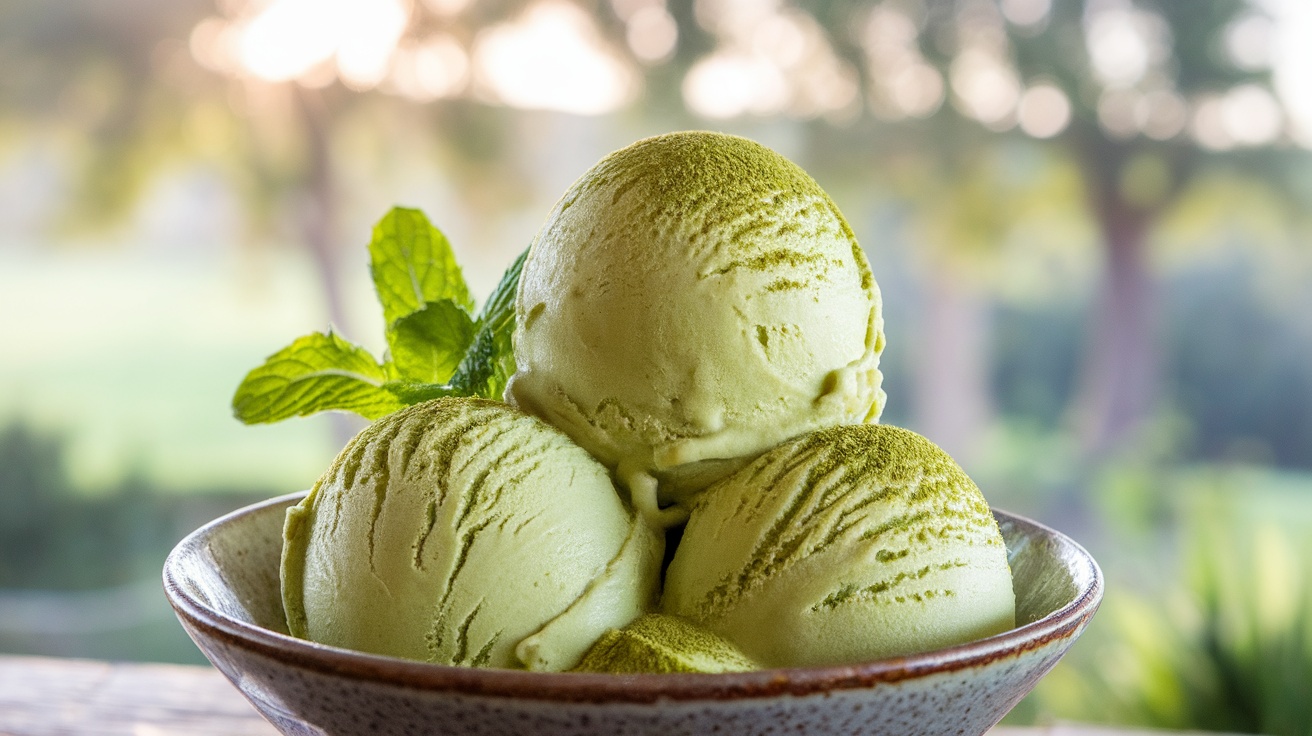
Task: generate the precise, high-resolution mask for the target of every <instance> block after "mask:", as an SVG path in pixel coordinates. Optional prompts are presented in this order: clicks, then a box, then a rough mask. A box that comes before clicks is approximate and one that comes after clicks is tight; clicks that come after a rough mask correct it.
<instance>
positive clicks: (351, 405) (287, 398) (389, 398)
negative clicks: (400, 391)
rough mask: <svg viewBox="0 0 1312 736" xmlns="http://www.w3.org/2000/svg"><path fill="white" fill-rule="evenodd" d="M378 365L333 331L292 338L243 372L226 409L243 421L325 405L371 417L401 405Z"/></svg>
mask: <svg viewBox="0 0 1312 736" xmlns="http://www.w3.org/2000/svg"><path fill="white" fill-rule="evenodd" d="M386 381H387V371H386V369H385V368H384V366H382V365H380V364H379V363H378V362H377V361H375V360H374V358H373V356H371V355H370V354H369V351H367V350H365V349H364V348H362V347H359V346H357V345H352V344H351V343H349V342H347V341H346V340H343V339H342V338H340V337H338V336H337V335H336V334H334V333H333V332H328V333H327V334H324V333H321V332H315V333H312V334H309V335H305V336H303V337H298V338H296V340H295V341H293V342H292V344H291V345H288V346H287V347H285V348H283V349H282V350H279V351H278V352H276V353H274V354H273V355H271V356H269V358H268V359H267V360H265V361H264V364H263V365H261V366H259V367H258V368H255V369H254V370H252V371H251V372H250V373H247V374H246V378H245V379H243V380H242V382H241V387H240V388H238V389H237V394H236V396H234V397H233V400H232V410H233V413H234V414H235V415H236V417H237V418H238V419H240V420H241V421H243V422H245V423H247V424H258V423H267V422H278V421H282V420H283V419H288V418H291V417H296V416H306V415H308V414H314V413H316V412H319V411H322V410H324V409H326V408H328V409H340V410H342V411H353V412H355V413H357V414H359V415H361V416H363V417H365V418H368V419H377V418H378V417H380V416H383V415H384V414H388V413H391V412H393V411H396V410H397V409H399V408H401V406H402V405H401V403H400V402H398V401H397V399H396V396H394V395H393V394H392V393H391V392H390V391H387V390H386V389H384V388H383V384H384V383H385V382H386Z"/></svg>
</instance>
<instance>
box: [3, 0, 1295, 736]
mask: <svg viewBox="0 0 1312 736" xmlns="http://www.w3.org/2000/svg"><path fill="white" fill-rule="evenodd" d="M1308 39H1312V4H1309V3H1306V2H1303V0H1190V1H1189V2H1182V1H1180V0H1157V1H1156V2H1151V1H1150V0H920V1H916V0H881V1H875V0H824V1H822V2H806V3H803V2H788V1H785V0H217V2H216V0H167V1H165V0H119V1H118V2H114V3H106V2H96V1H94V0H10V1H9V2H5V3H0V68H2V69H4V72H3V74H0V652H9V653H39V654H51V655H60V656H86V657H100V658H109V659H140V660H158V661H180V662H202V661H203V659H202V658H201V656H200V654H199V653H198V651H197V650H196V649H195V647H194V646H192V645H191V643H190V642H189V641H188V640H187V639H186V637H185V635H184V634H183V633H182V630H181V628H180V627H179V626H178V625H177V623H176V622H175V621H174V620H173V618H172V614H171V612H170V611H169V609H168V606H167V604H166V603H165V602H164V599H163V596H162V593H161V591H160V586H159V571H160V567H161V564H162V561H163V558H164V555H165V554H166V553H167V551H168V550H169V549H170V548H171V547H172V545H173V544H174V543H175V542H176V541H177V540H178V539H180V538H181V537H182V536H183V535H185V534H186V533H187V532H189V531H190V530H191V529H193V528H195V527H196V526H198V525H200V524H201V523H204V522H205V521H207V520H209V519H211V518H214V517H215V516H217V515H219V514H221V513H223V512H225V511H227V510H230V509H233V508H237V507H239V506H241V505H245V504H247V503H250V502H253V501H255V500H259V499H263V498H268V497H270V496H274V495H281V494H284V493H288V492H291V491H296V490H300V489H304V488H307V487H309V486H310V485H311V484H312V483H313V482H314V480H315V478H317V476H318V474H319V473H320V472H321V471H322V469H323V468H324V467H326V465H327V464H328V462H329V460H330V459H331V458H332V457H333V456H334V455H335V454H336V452H337V450H338V449H339V448H340V447H341V445H342V443H343V442H344V441H345V439H346V438H348V437H349V436H350V435H351V434H352V433H353V432H354V431H355V430H356V429H358V428H359V426H360V424H359V423H357V422H355V421H354V420H352V419H350V418H346V417H338V416H318V417H313V418H309V419H302V420H294V421H291V422H287V423H284V424H281V425H273V426H261V427H244V426H241V425H240V424H239V423H238V422H237V421H236V420H234V419H233V418H232V417H231V410H230V407H229V402H230V399H231V395H232V392H233V390H234V389H235V387H236V385H237V383H238V382H239V381H240V379H241V377H242V376H243V375H244V374H245V372H246V371H247V370H249V369H250V368H252V367H254V366H256V365H258V364H259V363H260V362H261V361H262V360H263V359H264V357H265V356H267V355H268V354H270V353H272V352H274V351H275V350H277V349H279V348H281V347H282V346H283V345H285V344H286V343H287V342H289V341H290V340H291V338H293V337H295V336H297V335H301V334H305V333H308V332H312V331H316V330H322V329H324V328H326V327H327V326H328V325H330V324H331V325H333V326H334V327H335V329H337V330H338V331H340V332H342V333H344V334H345V335H346V336H347V337H349V338H351V339H353V340H355V341H357V342H360V343H363V344H365V345H366V346H368V347H370V348H372V349H373V350H374V351H375V352H376V353H381V349H382V345H383V340H382V329H381V324H382V320H381V315H380V312H379V309H378V307H377V306H376V302H375V301H374V297H373V294H372V290H371V285H370V282H369V275H368V270H367V252H366V249H365V246H366V244H367V243H368V240H369V234H370V229H371V227H372V224H373V223H374V222H375V221H376V220H377V219H378V218H380V217H381V216H382V215H383V214H384V213H385V212H386V211H387V209H388V208H389V207H391V206H392V205H394V204H402V205H407V206H413V207H419V208H422V209H423V210H424V211H425V212H426V213H427V214H428V215H429V216H430V217H431V219H432V220H433V221H434V223H435V224H437V225H438V226H439V227H440V228H442V229H443V230H444V231H445V232H446V234H447V235H448V236H449V237H450V239H451V241H452V242H453V244H454V245H455V248H456V252H457V255H458V256H459V258H460V259H461V262H462V263H463V265H464V268H465V274H466V277H467V279H468V280H469V282H470V284H471V286H472V288H473V290H474V292H475V294H476V296H479V297H483V296H486V295H487V294H488V292H489V291H490V290H491V288H492V286H493V285H494V284H495V283H496V280H497V279H498V278H499V276H500V274H501V271H502V270H503V269H504V268H505V266H506V265H508V264H509V262H510V261H511V259H512V258H513V257H514V256H515V255H516V254H518V253H519V252H520V251H521V250H522V249H523V248H524V247H525V246H526V245H527V244H528V242H529V241H530V239H531V238H532V236H533V234H534V233H535V232H536V230H537V228H538V227H539V226H540V224H541V222H542V220H543V218H544V217H545V216H546V214H547V212H548V210H549V209H550V207H551V205H552V204H553V202H554V201H555V199H556V198H557V197H558V196H559V195H560V194H561V193H562V192H563V191H564V189H565V188H566V187H567V186H568V185H569V184H570V182H571V181H573V179H574V178H575V177H577V176H578V175H579V174H581V173H582V172H583V171H584V170H585V169H587V168H588V167H589V166H590V165H591V164H592V163H594V162H595V161H596V160H597V159H598V158H600V157H601V156H603V155H604V154H606V153H607V152H609V151H611V150H613V149H615V148H619V147H621V146H623V145H626V144H628V143H630V142H632V141H633V140H635V139H637V138H639V137H643V136H647V135H652V134H656V133H661V132H665V131H669V130H676V129H685V128H710V129H717V130H723V131H726V132H732V133H737V134H741V135H746V136H749V137H752V138H755V139H757V140H759V141H761V142H763V143H765V144H767V145H769V146H771V147H774V148H775V149H777V150H779V151H780V152H781V153H783V154H784V155H786V156H788V157H790V158H792V159H793V160H794V161H796V162H798V163H799V164H800V165H801V166H802V167H803V168H805V169H807V170H808V171H809V172H810V173H811V174H812V175H813V176H814V177H815V178H816V179H817V180H818V181H819V182H820V184H821V185H822V186H823V187H825V188H826V189H827V190H828V191H829V192H830V193H831V195H832V196H833V198H834V199H835V200H836V201H837V203H838V204H839V207H840V208H841V209H842V210H843V212H844V213H845V215H846V216H847V218H848V219H849V221H850V222H851V224H852V226H853V228H854V229H855V231H856V233H857V235H858V237H859V239H860V241H861V243H862V244H863V246H864V247H865V249H866V251H867V253H868V254H869V257H870V260H871V263H872V266H873V268H874V272H875V275H876V278H877V280H878V282H879V284H880V286H881V288H882V290H883V295H884V301H885V305H886V310H887V315H886V316H887V334H888V348H887V350H886V352H885V354H884V359H883V365H884V367H885V369H886V375H887V379H886V388H887V390H888V395H889V403H888V409H887V411H886V413H885V416H884V419H885V421H888V422H891V423H895V424H900V425H903V426H908V427H911V428H913V429H916V430H918V431H920V432H922V433H924V434H926V435H928V436H929V437H930V438H932V439H934V440H936V441H937V442H938V443H940V444H941V445H943V446H944V447H946V448H947V449H949V450H950V451H951V452H953V453H954V455H956V456H957V457H958V458H959V460H960V461H961V462H962V464H963V465H964V466H965V467H966V469H967V471H968V472H970V473H971V474H972V476H974V477H975V478H976V480H977V481H978V482H979V484H980V486H981V487H982V488H983V489H984V491H985V494H986V495H987V496H988V497H989V499H990V501H991V502H992V503H993V504H994V505H995V506H998V507H1002V508H1006V509H1009V510H1012V511H1016V512H1020V513H1022V514H1027V515H1030V516H1033V517H1036V518H1038V519H1040V520H1042V521H1045V522H1047V523H1049V524H1051V525H1053V526H1056V527H1058V528H1060V529H1062V530H1064V531H1067V532H1068V533H1070V534H1072V535H1073V536H1075V537H1076V538H1077V539H1079V540H1080V541H1082V542H1084V543H1085V544H1086V546H1088V547H1089V548H1090V549H1091V551H1092V552H1093V553H1094V555H1095V556H1096V557H1097V558H1098V559H1099V561H1100V562H1101V563H1102V565H1103V567H1104V571H1105V573H1106V575H1107V579H1108V584H1109V588H1108V593H1107V597H1106V603H1105V605H1104V608H1103V611H1102V613H1101V614H1100V615H1099V616H1098V618H1097V619H1096V620H1095V623H1094V625H1093V626H1092V627H1091V628H1090V630H1089V632H1088V633H1087V634H1086V636H1085V638H1084V639H1083V640H1082V641H1081V642H1080V644H1079V645H1078V646H1077V647H1076V648H1075V650H1074V651H1073V652H1072V654H1071V655H1070V656H1069V657H1068V658H1067V660H1065V661H1064V662H1063V663H1062V664H1061V665H1060V666H1059V667H1058V669H1057V670H1056V671H1054V672H1053V674H1052V675H1051V676H1049V677H1048V678H1047V679H1045V680H1044V681H1043V683H1042V684H1041V686H1040V688H1039V690H1038V691H1037V692H1036V693H1035V694H1034V695H1033V696H1031V697H1030V698H1029V699H1027V700H1026V701H1025V702H1024V703H1023V704H1022V705H1021V706H1020V707H1019V708H1018V709H1017V710H1016V711H1015V712H1014V713H1013V714H1012V715H1011V716H1010V717H1009V718H1010V720H1012V721H1013V722H1020V723H1024V722H1040V723H1044V722H1051V721H1054V720H1079V721H1090V722H1108V723H1121V724H1141V725H1146V726H1159V727H1175V728H1194V729H1212V730H1228V731H1235V732H1246V733H1269V734H1309V733H1312V703H1309V700H1308V699H1307V698H1306V697H1305V695H1306V693H1307V689H1308V687H1309V683H1312V583H1310V582H1309V579H1310V578H1312V541H1310V540H1312V533H1310V532H1312V320H1309V319H1308V318H1307V315H1308V314H1309V313H1312V288H1310V287H1312V155H1310V154H1312V43H1309V42H1308Z"/></svg>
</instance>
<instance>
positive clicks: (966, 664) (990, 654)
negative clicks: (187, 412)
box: [164, 493, 1103, 736]
mask: <svg viewBox="0 0 1312 736" xmlns="http://www.w3.org/2000/svg"><path fill="white" fill-rule="evenodd" d="M304 495H305V494H304V493H296V494H291V495H288V496H282V497H279V498H274V499H271V500H269V501H265V502H263V503H259V504H255V505H253V506H248V507H246V508H244V509H240V510H238V511H235V512H233V513H231V514H228V515H227V516H224V517H222V518H219V519H217V520H215V521H213V522H210V523H209V524H207V525H205V526H203V527H201V528H200V529H197V530H196V531H195V532H192V533H191V534H190V535H188V536H187V537H186V538H185V539H183V540H182V541H181V542H180V543H179V544H178V546H177V547H176V548H175V549H174V550H173V552H172V553H171V554H170V555H169V557H168V559H167V561H166V562H165V563H164V589H165V592H166V594H167V596H168V599H169V602H170V603H171V604H172V606H173V608H174V610H175V611H176V613H177V615H178V619H179V620H180V621H181V622H182V625H183V627H184V628H186V630H187V633H188V634H189V635H190V636H191V638H192V639H193V640H194V641H195V642H196V644H197V645H198V646H199V647H200V649H201V651H202V652H204V653H205V656H207V657H208V658H209V659H210V661H211V662H213V663H214V665H215V666H216V667H218V669H219V670H220V671H221V672H223V674H224V675H225V676H227V678H228V679H229V680H231V681H232V683H233V684H234V685H235V686H236V687H237V689H238V690H240V691H241V692H242V694H244V695H245V696H246V698H247V699H248V700H250V702H251V703H253V704H254V705H255V707H256V708H257V709H258V710H259V711H260V712H261V713H262V714H263V715H264V716H265V718H267V719H268V720H269V721H270V722H271V723H273V725H274V726H276V727H277V728H278V729H279V730H280V731H282V732H283V733H285V734H306V735H313V736H322V735H324V734H361V733H373V734H422V733H445V734H460V735H461V736H474V735H480V736H481V735H483V734H487V735H489V736H492V735H504V736H526V735H528V734H535V735H536V734H542V735H554V734H598V735H600V734H605V735H606V736H612V735H616V734H654V735H658V736H675V735H676V734H690V735H694V734H695V735H700V734H711V733H723V734H783V733H787V734H827V735H831V736H832V735H833V734H867V735H869V736H920V735H924V736H940V735H942V734H961V735H962V736H978V735H979V734H983V733H984V732H985V731H987V730H988V729H989V728H991V727H992V726H993V725H994V724H995V723H997V722H998V720H1000V719H1001V718H1002V716H1003V715H1005V714H1006V712H1007V711H1009V710H1010V709H1011V708H1012V707H1013V706H1015V704H1016V703H1017V702H1018V701H1019V700H1020V699H1021V698H1022V697H1024V695H1025V694H1026V693H1028V692H1029V691H1030V690H1031V689H1032V688H1033V687H1034V685H1035V683H1037V682H1038V680H1039V678H1040V677H1042V676H1043V675H1044V674H1045V673H1046V672H1047V671H1048V670H1050V669H1051V668H1052V666H1053V665H1054V664H1056V663H1057V660H1058V659H1060V658H1061V656H1062V655H1063V654H1064V653H1065V652H1066V650H1067V649H1068V648H1069V647H1070V645H1071V644H1072V643H1074V641H1075V639H1076V638H1077V637H1079V635H1080V634H1081V633H1082V632H1083V631H1084V628H1085V627H1086V626H1087V625H1088V623H1089V620H1090V619H1091V618H1092V617H1093V614H1094V612H1095V611H1096V610H1097V608H1098V604H1099V602H1100V601H1101V599H1102V592H1103V581H1102V573H1101V572H1100V571H1099V569H1098V566H1097V564H1096V563H1095V562H1094V560H1093V558H1092V557H1090V556H1089V553H1088V552H1086V551H1085V550H1084V549H1083V548H1082V547H1080V546H1079V545H1078V544H1076V543H1075V542H1074V541H1072V540H1071V539H1069V538H1068V537H1066V536H1065V535H1063V534H1061V533H1059V532H1056V531H1053V530H1052V529H1049V528H1047V527H1045V526H1043V525H1041V524H1038V523H1036V522H1033V521H1030V520H1028V519H1025V518H1022V517H1019V516H1015V515H1012V514H1008V513H1006V512H1002V511H995V512H994V515H995V516H996V517H997V519H998V522H999V524H1000V525H1001V527H1002V535H1003V538H1004V539H1005V541H1006V545H1007V552H1008V557H1009V560H1010V562H1011V568H1012V573H1013V577H1014V586H1015V592H1016V614H1017V615H1016V618H1017V624H1018V625H1017V627H1016V628H1014V629H1012V630H1011V631H1007V632H1005V633H1002V634H999V635H997V636H992V637H989V638H987V639H981V640H978V641H973V642H969V643H966V644H962V645H959V646H954V647H949V648H946V649H939V650H935V651H931V652H925V653H922V654H915V655H909V656H905V657H896V658H890V659H882V660H878V661H872V662H865V663H860V664H852V665H841V666H829V667H806V668H792V669H774V670H760V671H755V672H740V673H731V674H714V675H710V674H678V675H656V674H651V675H605V674H582V673H534V672H521V671H515V670H499V669H475V668H466V667H448V666H443V665H435V664H427V663H423V662H412V661H408V660H401V659H395V658H391V657H383V656H377V655H372V654H365V653H362V652H356V651H351V650H346V649H340V648H337V647H330V646H324V645H321V644H315V643H313V642H308V641H304V640H301V639H296V638H294V637H291V636H289V635H288V634H287V627H286V624H285V622H284V620H283V610H282V597H281V594H280V588H279V580H278V576H279V565H280V557H281V553H282V527H283V518H284V515H285V512H286V509H287V508H288V507H289V506H292V505H294V504H296V503H297V502H299V501H300V499H301V498H303V497H304Z"/></svg>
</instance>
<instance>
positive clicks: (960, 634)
mask: <svg viewBox="0 0 1312 736" xmlns="http://www.w3.org/2000/svg"><path fill="white" fill-rule="evenodd" d="M662 608H663V610H665V611H666V612H668V613H672V614H678V615H681V616H686V617H688V618H690V619H692V620H694V621H697V622H699V623H701V624H702V625H703V626H705V627H707V628H708V629H710V630H712V631H714V632H716V633H718V634H720V635H721V636H723V637H725V638H726V639H728V640H729V641H731V642H733V643H734V644H736V645H737V646H738V647H740V648H741V649H742V650H743V652H745V653H746V654H747V655H748V656H749V657H751V658H753V659H755V660H756V661H759V662H761V663H762V664H763V665H765V666H772V667H785V666H806V665H819V664H839V663H851V662H859V661H867V660H872V659H878V658H882V657H889V656H895V655H901V654H909V653H913V652H921V651H927V650H931V649H936V648H940V647H944V646H949V645H953V644H959V643H962V642H966V641H970V640H974V639H979V638H982V637H986V636H990V635H993V634H997V633H1001V632H1003V631H1006V630H1008V629H1010V628H1012V627H1013V626H1014V624H1015V598H1014V594H1013V592H1012V585H1011V570H1010V568H1009V567H1008V565H1007V553H1006V548H1005V546H1004V545H1003V541H1002V535H1001V532H1000V531H999V529H998V525H997V522H996V521H995V520H994V518H993V515H992V514H991V513H990V511H989V507H988V505H987V504H986V503H985V501H984V497H983V495H982V494H981V493H980V491H979V489H978V488H977V487H976V486H975V484H974V483H973V482H972V481H971V480H970V479H969V478H968V477H967V476H966V474H965V473H964V472H963V471H962V470H961V468H960V467H958V466H957V464H956V463H955V462H954V461H953V460H952V458H951V457H949V456H948V455H947V453H945V452H944V451H943V450H941V449H940V448H938V447H937V446H936V445H934V444H933V443H932V442H930V441H929V440H927V439H925V438H924V437H921V436H920V435H918V434H915V433H914V432H910V431H908V430H905V429H899V428H896V427H889V426H883V425H860V426H842V427H833V428H831V429H824V430H820V431H817V432H813V433H811V434H808V435H805V436H803V437H800V438H797V439H795V440H793V441H790V442H787V443H785V444H783V445H781V446H779V447H777V448H776V449H774V450H772V451H771V452H769V453H767V454H765V455H763V456H761V457H760V458H759V459H757V460H756V461H755V462H753V463H752V464H751V465H749V466H747V467H745V468H743V469H742V470H740V471H738V472H737V473H736V474H734V475H732V476H730V477H728V478H726V479H724V480H723V481H721V482H720V483H718V484H716V485H714V486H712V487H710V488H709V489H707V490H706V491H705V492H704V493H703V494H702V495H701V496H699V498H698V501H697V503H696V504H695V505H694V507H693V510H692V516H691V519H690V520H689V522H688V526H687V528H686V529H685V530H684V534H683V539H682V541H680V543H679V547H678V550H677V551H676V552H675V555H674V558H673V561H672V562H671V563H670V566H669V569H668V571H667V573H666V578H665V591H664V595H663V600H662Z"/></svg>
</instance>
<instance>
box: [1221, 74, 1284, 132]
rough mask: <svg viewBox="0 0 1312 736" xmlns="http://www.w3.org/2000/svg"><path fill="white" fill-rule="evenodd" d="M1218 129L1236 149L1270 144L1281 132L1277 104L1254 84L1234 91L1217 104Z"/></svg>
mask: <svg viewBox="0 0 1312 736" xmlns="http://www.w3.org/2000/svg"><path fill="white" fill-rule="evenodd" d="M1221 125H1222V127H1224V128H1225V132H1226V134H1227V135H1228V136H1229V137H1230V138H1231V139H1232V140H1233V141H1234V142H1235V143H1236V144H1238V145H1241V146H1260V145H1264V144H1267V143H1271V142H1272V141H1274V140H1275V139H1276V138H1277V137H1278V136H1279V135H1280V132H1281V131H1282V130H1283V129H1284V115H1283V114H1282V113H1281V111H1280V104H1279V103H1278V102H1276V99H1275V97H1273V96H1272V95H1271V93H1270V92H1268V91H1267V90H1266V89H1265V88H1263V87H1259V86H1258V85H1256V84H1246V85H1243V86H1241V87H1235V88H1234V89H1232V90H1230V91H1229V92H1228V93H1226V95H1225V97H1224V98H1222V100H1221Z"/></svg>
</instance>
